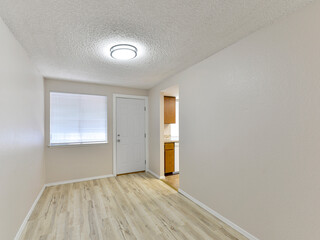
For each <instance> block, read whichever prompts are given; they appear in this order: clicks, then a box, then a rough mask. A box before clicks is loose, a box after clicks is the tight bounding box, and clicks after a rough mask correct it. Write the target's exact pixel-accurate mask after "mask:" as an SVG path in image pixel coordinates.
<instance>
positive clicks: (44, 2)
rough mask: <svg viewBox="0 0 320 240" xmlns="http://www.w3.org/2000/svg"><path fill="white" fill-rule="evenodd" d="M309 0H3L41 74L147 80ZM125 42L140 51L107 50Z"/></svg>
mask: <svg viewBox="0 0 320 240" xmlns="http://www.w3.org/2000/svg"><path fill="white" fill-rule="evenodd" d="M308 2H311V0H127V1H124V0H113V1H111V0H64V1H62V0H0V15H1V17H2V19H3V20H4V21H5V22H6V24H7V25H8V27H9V28H10V29H11V31H12V32H13V33H14V35H15V36H16V38H17V39H18V41H20V43H21V44H22V45H23V46H24V48H25V49H26V50H27V52H28V53H29V55H30V57H31V58H32V60H33V61H34V62H35V64H36V65H37V67H38V69H39V70H40V72H41V73H42V74H43V75H44V76H45V77H52V78H61V79H68V80H76V81H86V82H95V83H105V84H112V85H122V86H130V87H138V88H150V87H152V86H153V85H155V84H156V83H158V82H159V81H161V80H163V79H165V78H167V77H168V76H171V75H173V74H175V73H177V72H179V71H181V70H183V69H185V68H187V67H189V66H191V65H192V64H195V63H197V62H199V61H201V60H203V59H205V58H207V57H208V56H210V55H212V54H213V53H215V52H217V51H219V50H221V49H222V48H225V47H226V46H228V45H230V44H232V43H234V42H235V41H237V40H239V39H240V38H242V37H244V36H246V35H248V34H250V33H251V32H253V31H255V30H257V29H259V28H261V27H262V26H265V25H267V24H269V23H271V22H272V21H274V20H275V19H277V18H279V17H281V16H284V15H286V14H289V13H290V12H293V11H294V10H296V9H298V8H301V7H303V6H304V5H306V4H307V3H308ZM119 43H130V44H133V45H135V46H136V47H137V48H138V57H137V58H136V59H133V60H129V61H117V60H114V59H112V58H110V55H109V49H110V47H111V46H112V45H114V44H119Z"/></svg>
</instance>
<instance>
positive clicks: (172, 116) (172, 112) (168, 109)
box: [164, 96, 176, 124]
mask: <svg viewBox="0 0 320 240" xmlns="http://www.w3.org/2000/svg"><path fill="white" fill-rule="evenodd" d="M171 123H176V98H175V97H167V96H165V97H164V124H171Z"/></svg>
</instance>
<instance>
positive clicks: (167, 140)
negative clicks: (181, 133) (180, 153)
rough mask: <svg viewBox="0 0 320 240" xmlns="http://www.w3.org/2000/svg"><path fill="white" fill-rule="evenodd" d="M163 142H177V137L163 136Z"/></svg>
mask: <svg viewBox="0 0 320 240" xmlns="http://www.w3.org/2000/svg"><path fill="white" fill-rule="evenodd" d="M163 140H164V142H165V143H171V142H174V143H178V142H179V137H169V138H164V139H163Z"/></svg>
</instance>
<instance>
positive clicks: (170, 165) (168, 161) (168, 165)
mask: <svg viewBox="0 0 320 240" xmlns="http://www.w3.org/2000/svg"><path fill="white" fill-rule="evenodd" d="M172 172H174V143H173V142H172V143H165V144H164V173H172Z"/></svg>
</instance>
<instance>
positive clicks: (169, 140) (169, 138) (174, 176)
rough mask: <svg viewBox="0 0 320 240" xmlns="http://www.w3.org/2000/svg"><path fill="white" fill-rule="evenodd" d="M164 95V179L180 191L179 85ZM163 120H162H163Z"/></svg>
mask: <svg viewBox="0 0 320 240" xmlns="http://www.w3.org/2000/svg"><path fill="white" fill-rule="evenodd" d="M162 97H163V115H162V114H161V117H162V118H163V131H162V132H163V133H162V136H161V137H162V139H163V143H162V144H163V161H162V162H163V166H161V167H162V168H163V172H164V178H163V179H162V180H163V181H164V182H165V183H166V184H168V185H169V186H171V187H172V188H174V189H175V190H177V191H178V189H179V185H180V158H179V135H180V134H179V120H180V119H179V103H180V100H179V86H178V85H175V86H172V87H169V88H167V89H165V90H164V91H163V92H162ZM161 122H162V121H161Z"/></svg>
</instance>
